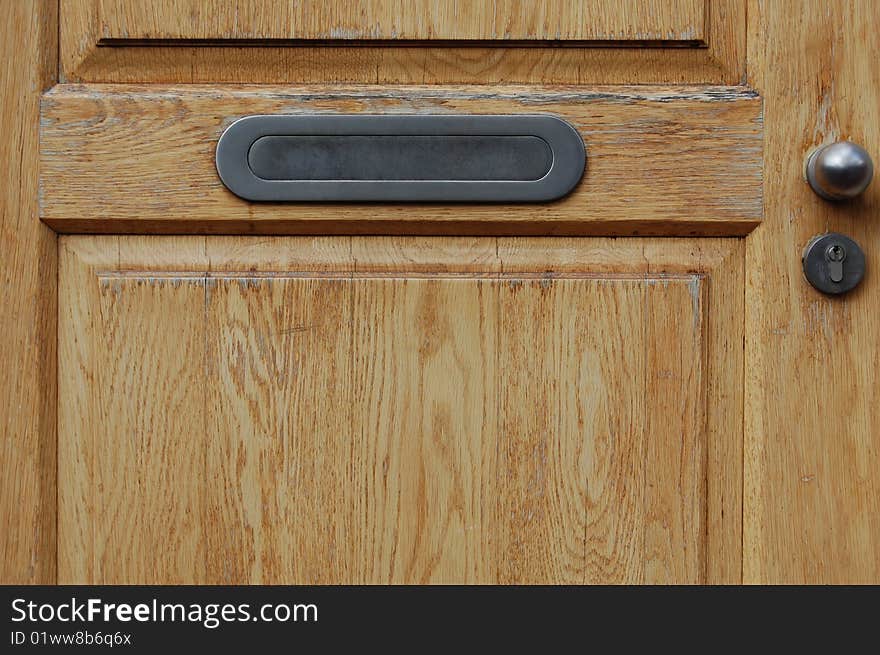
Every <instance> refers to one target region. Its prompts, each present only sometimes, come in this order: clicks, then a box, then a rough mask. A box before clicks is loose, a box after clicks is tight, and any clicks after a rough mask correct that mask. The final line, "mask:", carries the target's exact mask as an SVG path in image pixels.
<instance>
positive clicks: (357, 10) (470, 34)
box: [64, 0, 706, 41]
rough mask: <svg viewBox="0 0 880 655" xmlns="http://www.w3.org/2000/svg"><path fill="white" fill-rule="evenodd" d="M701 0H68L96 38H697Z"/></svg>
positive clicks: (66, 10)
mask: <svg viewBox="0 0 880 655" xmlns="http://www.w3.org/2000/svg"><path fill="white" fill-rule="evenodd" d="M705 4H706V3H705V0H614V1H612V2H609V0H580V2H567V1H566V0H542V2H540V3H531V2H523V1H522V0H496V1H494V2H491V3H489V2H457V1H456V0H408V1H407V2H402V1H401V0H361V1H360V2H357V3H349V2H344V1H340V0H303V1H301V2H288V0H268V1H267V0H238V2H236V3H234V4H231V3H229V2H224V1H223V0H154V1H153V2H150V3H143V2H138V1H137V0H85V1H83V0H78V1H73V2H65V3H64V5H65V6H64V17H65V18H67V17H68V16H70V15H71V14H81V13H84V12H90V13H92V14H94V15H95V17H96V18H97V22H98V33H99V35H100V38H101V39H126V40H128V39H132V40H153V39H175V40H176V39H185V40H202V39H204V40H218V41H220V40H226V39H246V40H264V39H284V40H298V39H322V40H323V39H339V40H365V39H366V40H377V39H387V40H395V41H396V40H410V41H414V40H429V39H441V40H495V39H504V40H551V41H569V40H576V41H589V40H606V39H610V40H635V41H665V40H668V41H676V40H684V41H698V40H700V39H701V38H703V35H704V32H703V27H704V22H705Z"/></svg>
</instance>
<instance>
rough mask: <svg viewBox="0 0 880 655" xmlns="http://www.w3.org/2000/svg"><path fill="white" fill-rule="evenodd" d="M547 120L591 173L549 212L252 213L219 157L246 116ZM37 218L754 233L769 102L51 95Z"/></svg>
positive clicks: (187, 224) (704, 97)
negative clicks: (227, 180) (564, 126)
mask: <svg viewBox="0 0 880 655" xmlns="http://www.w3.org/2000/svg"><path fill="white" fill-rule="evenodd" d="M316 112H317V113H382V114H390V113H420V114H464V113H475V114H506V113H547V114H554V115H557V116H560V117H563V118H565V119H567V120H568V121H570V122H571V123H572V124H573V125H574V126H575V127H576V128H577V129H578V130H579V131H580V133H581V135H582V136H583V138H584V141H585V143H586V148H587V172H586V173H585V176H584V179H583V180H582V182H581V183H580V184H579V186H578V187H577V188H576V189H575V190H574V191H573V192H572V193H571V194H570V195H569V196H567V197H566V198H564V199H562V200H559V201H556V202H552V203H543V204H519V205H509V206H508V205H499V204H489V205H487V204H483V205H475V204H457V205H449V204H447V205H443V204H421V205H417V204H373V205H370V206H369V209H368V210H367V209H366V206H365V205H363V204H360V205H358V204H334V205H332V206H331V205H327V204H308V203H288V204H277V203H275V204H273V203H258V204H255V203H249V202H246V201H243V200H241V199H240V198H238V197H236V196H234V195H233V194H232V193H231V192H229V191H228V190H227V189H226V188H225V187H224V186H223V184H222V183H221V181H220V179H219V177H218V175H217V171H216V167H215V163H214V150H215V147H216V142H217V139H218V138H219V136H220V134H221V133H222V131H223V129H224V128H225V127H226V126H228V125H229V124H230V123H231V122H233V121H234V120H236V119H237V118H239V117H241V116H244V115H249V114H301V113H316ZM41 138H42V141H41V145H42V161H41V164H42V169H41V170H42V186H41V217H42V218H43V220H45V221H46V222H47V223H48V224H49V225H51V226H52V227H53V228H55V229H57V230H59V231H62V232H78V231H86V232H140V233H227V234H229V233H244V234H251V233H253V234H266V233H275V234H297V233H299V234H303V233H305V234H320V233H323V234H328V233H330V234H332V233H360V234H381V233H385V234H388V233H397V234H401V233H403V234H407V233H416V234H444V233H445V234H448V233H458V234H577V235H583V234H603V235H604V234H608V235H632V234H642V235H644V234H650V235H682V236H683V235H742V234H745V233H747V232H748V231H749V230H751V229H752V228H753V227H754V226H755V225H756V224H757V223H758V222H759V221H760V219H761V212H762V205H761V181H762V166H761V164H762V158H761V148H762V119H761V100H760V98H759V97H757V96H756V95H755V94H754V93H752V92H749V91H747V90H743V89H740V88H735V87H734V88H731V87H711V88H700V89H692V88H687V87H680V88H671V89H656V88H652V89H646V88H644V87H630V88H626V87H614V88H609V87H600V88H595V89H583V88H577V89H576V88H550V89H536V88H529V87H495V88H492V89H491V90H490V89H486V88H484V87H450V88H442V89H439V88H437V87H381V88H376V87H344V88H343V87H314V88H312V87H309V88H303V89H289V88H277V87H235V86H229V87H217V86H213V87H211V86H186V87H183V86H181V87H156V86H150V87H147V86H114V87H107V86H102V85H89V86H77V85H70V86H67V85H62V86H58V87H56V88H55V89H53V90H52V91H51V92H50V93H48V94H47V95H45V96H44V99H43V114H42V133H41Z"/></svg>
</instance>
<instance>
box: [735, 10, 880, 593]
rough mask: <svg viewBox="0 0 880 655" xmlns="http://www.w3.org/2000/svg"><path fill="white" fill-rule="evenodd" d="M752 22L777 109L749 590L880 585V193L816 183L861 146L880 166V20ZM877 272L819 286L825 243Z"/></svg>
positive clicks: (756, 364) (786, 15) (843, 14)
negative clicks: (808, 162)
mask: <svg viewBox="0 0 880 655" xmlns="http://www.w3.org/2000/svg"><path fill="white" fill-rule="evenodd" d="M799 6H800V10H799V11H797V12H791V11H789V10H788V9H787V7H786V5H785V4H784V3H776V2H754V3H752V4H751V5H750V7H749V21H750V25H751V27H750V34H752V35H753V37H752V40H751V41H750V44H751V45H750V61H751V64H750V79H749V81H750V84H752V85H753V86H754V87H755V88H756V89H758V90H759V91H760V92H761V93H762V95H763V96H764V98H765V118H766V120H767V127H768V129H767V140H766V163H765V166H764V169H765V171H766V172H767V177H766V189H765V195H764V197H765V200H764V203H765V211H766V221H765V223H764V225H763V227H761V228H760V229H759V230H756V231H755V232H754V233H753V234H752V235H751V236H750V237H749V239H748V241H747V248H748V257H747V262H749V264H748V266H747V270H748V278H747V280H748V284H747V287H746V298H747V301H746V308H747V314H746V320H747V327H748V340H747V358H748V366H747V371H748V397H747V404H746V417H747V422H748V431H747V434H748V440H747V445H748V448H747V453H746V471H747V481H746V496H747V499H748V502H747V503H746V507H745V519H744V520H745V524H746V530H745V535H744V537H745V548H746V554H745V578H746V580H747V581H749V582H763V583H774V582H776V583H811V584H824V583H878V582H880V458H878V452H880V377H878V362H880V339H878V334H880V322H878V312H877V308H878V306H880V283H878V275H877V269H876V268H874V267H875V266H877V262H878V259H877V253H878V251H880V222H878V220H877V219H878V213H880V184H878V182H877V181H876V180H875V181H874V182H873V183H872V185H871V186H870V187H869V188H868V190H867V191H866V192H865V194H864V196H863V197H862V198H861V199H859V200H857V201H855V202H851V203H843V204H837V205H834V204H830V203H826V202H823V201H822V200H820V199H819V198H818V197H817V196H816V195H815V194H814V193H813V192H812V191H811V190H810V188H809V187H808V186H807V184H806V182H805V181H804V179H803V173H802V165H803V161H804V158H805V156H806V155H807V153H808V152H809V151H810V150H811V149H812V148H813V147H815V146H817V145H820V144H824V143H830V142H833V141H836V140H839V139H851V140H853V141H855V142H857V143H860V144H862V145H863V146H865V147H866V148H867V149H868V151H869V152H870V153H871V156H872V157H874V161H875V163H876V162H877V158H878V156H880V112H878V106H880V70H878V68H877V66H876V65H875V62H876V61H877V59H878V56H880V37H878V34H877V31H876V30H874V29H870V28H869V27H868V26H871V25H877V24H878V23H880V4H878V3H876V2H872V1H871V0H865V1H857V2H854V1H845V2H844V1H841V2H831V3H829V2H819V1H812V0H811V1H810V2H804V3H801V4H800V5H799ZM826 231H838V232H843V233H844V234H847V235H849V236H851V237H852V238H854V239H855V240H856V241H857V242H858V243H859V244H860V245H861V246H862V248H863V249H864V250H865V252H866V253H867V257H868V271H867V276H866V278H865V280H864V282H863V284H862V285H861V286H860V287H858V288H857V289H856V290H855V291H853V292H852V293H850V294H848V295H847V296H845V297H843V298H831V297H827V296H823V295H822V294H820V293H818V292H817V291H815V290H814V289H813V288H812V287H811V286H810V285H809V284H808V283H807V282H806V281H805V280H804V278H803V273H802V272H801V270H802V269H801V252H802V249H803V248H804V246H805V245H806V244H807V242H808V241H809V240H810V238H811V237H813V236H814V235H816V234H820V233H823V232H826Z"/></svg>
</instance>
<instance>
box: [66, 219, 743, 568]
mask: <svg viewBox="0 0 880 655" xmlns="http://www.w3.org/2000/svg"><path fill="white" fill-rule="evenodd" d="M741 246H742V244H741V242H740V241H736V240H711V239H709V240H703V241H701V242H699V243H697V242H693V241H687V240H676V239H669V240H664V241H663V242H659V241H655V240H608V239H592V240H589V241H585V240H576V239H525V238H520V239H492V238H444V239H437V238H405V237H401V238H369V237H357V238H346V237H316V238H308V237H293V238H278V237H275V238H265V239H255V238H237V237H116V236H104V237H92V236H70V237H64V238H62V248H61V276H60V280H61V289H60V298H61V308H60V328H59V329H60V346H59V347H60V357H59V361H60V389H61V406H60V413H59V430H60V435H61V436H62V439H61V441H60V447H61V449H62V452H61V457H60V462H61V464H62V465H61V468H60V471H59V476H60V483H59V484H60V492H59V503H60V513H59V520H60V523H59V572H60V579H61V580H62V581H64V582H108V583H112V582H129V583H133V582H158V581H161V582H165V583H168V582H232V583H241V582H301V583H303V582H405V583H419V582H420V583H427V582H522V583H535V582H576V583H583V582H669V581H674V582H700V581H736V580H737V579H738V578H739V575H740V572H739V561H740V552H739V541H740V533H739V529H740V528H739V517H740V513H739V508H740V505H739V503H740V497H739V491H740V490H741V463H742V460H741V431H742V422H741V412H740V411H739V407H741V403H742V357H741V347H740V349H739V351H737V349H736V347H735V344H741V340H742V331H741V326H742V321H741V316H742V294H741V291H740V292H737V288H738V289H740V290H741V289H742V286H741V285H742V247H741ZM737 285H738V286H737ZM737 317H740V320H739V321H737V320H736V318H737ZM737 352H739V356H737ZM111 443H112V447H110V445H111ZM737 454H739V456H737ZM98 517H100V519H99V520H98Z"/></svg>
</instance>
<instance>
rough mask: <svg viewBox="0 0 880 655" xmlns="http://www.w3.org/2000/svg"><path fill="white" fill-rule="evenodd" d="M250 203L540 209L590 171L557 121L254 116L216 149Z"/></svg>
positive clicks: (226, 177)
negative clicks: (527, 205)
mask: <svg viewBox="0 0 880 655" xmlns="http://www.w3.org/2000/svg"><path fill="white" fill-rule="evenodd" d="M216 164H217V172H218V174H219V175H220V179H221V180H222V181H223V184H224V185H226V187H227V188H228V189H229V190H230V191H232V192H233V193H234V194H236V195H237V196H239V197H241V198H244V199H245V200H253V201H268V202H296V201H305V202H326V201H330V202H333V201H343V202H542V201H549V200H554V199H556V198H560V197H562V196H564V195H566V194H567V193H568V192H570V191H571V190H572V189H573V188H574V187H575V185H576V184H577V183H578V182H579V181H580V179H581V177H582V176H583V174H584V167H585V164H586V152H585V148H584V142H583V140H582V139H581V136H580V134H578V132H577V130H575V128H574V127H572V126H571V125H570V124H569V123H567V122H566V121H564V120H562V119H560V118H557V117H555V116H549V115H532V114H525V115H493V116H486V115H455V116H449V115H363V114H357V115H348V114H345V115H340V114H334V115H326V114H320V115H289V116H277V115H276V116H247V117H244V118H241V119H239V120H237V121H235V122H234V123H232V125H230V126H229V127H228V128H227V129H226V130H225V131H224V132H223V134H222V135H221V137H220V140H219V141H218V143H217V153H216Z"/></svg>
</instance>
